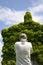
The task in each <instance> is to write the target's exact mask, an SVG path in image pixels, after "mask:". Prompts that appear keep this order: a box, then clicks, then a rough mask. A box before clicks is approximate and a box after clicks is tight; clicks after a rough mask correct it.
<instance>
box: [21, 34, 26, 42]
mask: <svg viewBox="0 0 43 65" xmlns="http://www.w3.org/2000/svg"><path fill="white" fill-rule="evenodd" d="M20 41H21V42H26V41H27V36H26V34H24V33H22V34H21V35H20Z"/></svg>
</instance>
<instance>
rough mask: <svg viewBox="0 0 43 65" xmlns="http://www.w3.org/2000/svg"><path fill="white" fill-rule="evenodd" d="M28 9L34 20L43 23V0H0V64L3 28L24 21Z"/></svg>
mask: <svg viewBox="0 0 43 65" xmlns="http://www.w3.org/2000/svg"><path fill="white" fill-rule="evenodd" d="M26 11H30V12H31V14H32V17H33V20H34V21H36V22H39V23H40V24H43V0H0V65H1V60H2V58H1V54H2V52H1V50H2V46H3V42H2V36H1V30H2V29H3V28H8V27H9V26H11V25H14V24H18V23H19V22H23V21H24V19H23V17H24V15H25V12H26Z"/></svg>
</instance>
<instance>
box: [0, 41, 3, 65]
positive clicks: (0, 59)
mask: <svg viewBox="0 0 43 65" xmlns="http://www.w3.org/2000/svg"><path fill="white" fill-rule="evenodd" d="M2 47H3V44H2V43H1V42H0V65H1V61H2V58H1V55H2Z"/></svg>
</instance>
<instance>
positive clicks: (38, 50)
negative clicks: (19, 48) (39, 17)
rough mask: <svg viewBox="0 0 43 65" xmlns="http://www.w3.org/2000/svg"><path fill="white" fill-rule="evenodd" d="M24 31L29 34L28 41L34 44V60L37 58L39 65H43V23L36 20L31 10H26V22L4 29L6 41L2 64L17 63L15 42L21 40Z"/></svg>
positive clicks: (11, 64)
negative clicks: (20, 36)
mask: <svg viewBox="0 0 43 65" xmlns="http://www.w3.org/2000/svg"><path fill="white" fill-rule="evenodd" d="M22 32H23V33H26V34H27V39H28V41H29V42H31V43H32V45H33V53H32V54H31V58H32V60H35V59H36V61H37V62H38V64H39V65H43V25H41V24H39V23H37V22H34V21H33V20H32V15H31V13H30V12H26V14H25V16H24V22H21V23H19V24H15V25H13V26H11V27H9V28H5V29H3V30H2V37H3V42H4V46H3V48H2V52H3V54H2V57H3V60H2V65H16V53H15V48H14V44H15V42H16V41H19V35H20V34H21V33H22Z"/></svg>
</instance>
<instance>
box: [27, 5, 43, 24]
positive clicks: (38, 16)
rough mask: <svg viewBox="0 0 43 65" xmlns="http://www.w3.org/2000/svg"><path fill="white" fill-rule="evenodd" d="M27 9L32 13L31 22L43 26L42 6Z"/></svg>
mask: <svg viewBox="0 0 43 65" xmlns="http://www.w3.org/2000/svg"><path fill="white" fill-rule="evenodd" d="M28 9H29V11H30V12H31V13H32V16H33V20H35V21H39V22H40V23H41V24H43V4H40V5H37V6H34V7H32V8H28Z"/></svg>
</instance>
